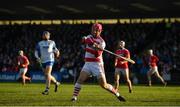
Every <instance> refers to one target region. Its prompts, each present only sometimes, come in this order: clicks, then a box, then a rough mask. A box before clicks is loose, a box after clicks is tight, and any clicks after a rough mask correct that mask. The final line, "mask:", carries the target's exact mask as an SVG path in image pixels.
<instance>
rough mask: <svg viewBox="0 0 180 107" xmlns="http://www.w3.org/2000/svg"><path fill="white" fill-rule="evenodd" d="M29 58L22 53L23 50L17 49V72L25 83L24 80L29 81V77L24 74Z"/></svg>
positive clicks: (23, 82)
mask: <svg viewBox="0 0 180 107" xmlns="http://www.w3.org/2000/svg"><path fill="white" fill-rule="evenodd" d="M28 65H29V60H28V58H27V57H26V56H25V55H24V52H23V51H22V50H20V51H19V56H18V66H19V73H20V76H21V77H22V84H23V85H25V83H26V80H29V81H31V78H29V77H27V76H26V73H27V70H28Z"/></svg>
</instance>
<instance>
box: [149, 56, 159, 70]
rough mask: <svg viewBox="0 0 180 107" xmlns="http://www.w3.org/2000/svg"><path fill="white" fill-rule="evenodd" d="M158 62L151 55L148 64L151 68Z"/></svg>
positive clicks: (157, 59) (155, 57) (156, 58)
mask: <svg viewBox="0 0 180 107" xmlns="http://www.w3.org/2000/svg"><path fill="white" fill-rule="evenodd" d="M158 61H159V58H158V57H157V56H156V55H152V56H150V58H149V64H150V66H151V67H156V66H157V62H158Z"/></svg>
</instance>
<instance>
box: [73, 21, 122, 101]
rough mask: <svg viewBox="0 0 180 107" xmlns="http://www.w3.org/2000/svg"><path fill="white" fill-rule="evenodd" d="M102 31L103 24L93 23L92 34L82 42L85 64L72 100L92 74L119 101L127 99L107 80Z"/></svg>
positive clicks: (75, 98)
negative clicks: (84, 46)
mask: <svg viewBox="0 0 180 107" xmlns="http://www.w3.org/2000/svg"><path fill="white" fill-rule="evenodd" d="M101 32H102V25H101V24H99V23H95V24H93V25H92V29H91V34H90V35H88V36H87V37H84V38H83V40H82V42H83V43H84V44H85V45H86V48H85V51H86V53H85V64H84V66H83V68H82V70H81V72H80V76H79V78H78V80H77V82H76V83H75V86H74V92H73V97H72V99H71V101H76V100H77V96H78V95H79V92H80V90H81V86H82V85H81V84H82V83H83V82H84V81H85V80H86V79H87V78H89V77H90V75H94V76H96V77H97V79H98V82H99V84H100V86H101V87H102V88H104V89H106V90H107V91H109V92H111V93H112V94H114V95H115V96H116V97H117V98H118V100H119V101H125V99H124V98H123V97H122V96H121V95H120V94H119V93H118V92H117V91H116V90H115V89H114V87H113V86H112V85H111V84H108V83H107V81H106V77H105V71H104V64H103V63H104V62H103V58H102V53H103V49H104V48H105V41H104V40H103V39H102V38H101V36H100V35H101Z"/></svg>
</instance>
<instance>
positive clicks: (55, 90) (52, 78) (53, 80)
mask: <svg viewBox="0 0 180 107" xmlns="http://www.w3.org/2000/svg"><path fill="white" fill-rule="evenodd" d="M51 81H52V82H53V83H54V84H55V88H54V92H57V89H58V86H59V85H60V82H58V81H57V80H56V79H55V77H54V76H52V75H51Z"/></svg>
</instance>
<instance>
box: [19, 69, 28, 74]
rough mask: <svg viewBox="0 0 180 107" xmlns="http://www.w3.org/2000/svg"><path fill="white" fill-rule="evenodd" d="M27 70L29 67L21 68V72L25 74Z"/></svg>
mask: <svg viewBox="0 0 180 107" xmlns="http://www.w3.org/2000/svg"><path fill="white" fill-rule="evenodd" d="M26 72H27V68H20V69H19V73H20V74H22V73H23V74H25V73H26Z"/></svg>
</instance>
